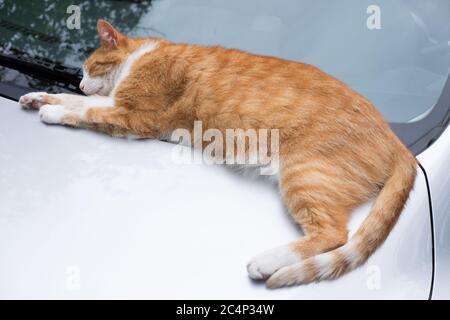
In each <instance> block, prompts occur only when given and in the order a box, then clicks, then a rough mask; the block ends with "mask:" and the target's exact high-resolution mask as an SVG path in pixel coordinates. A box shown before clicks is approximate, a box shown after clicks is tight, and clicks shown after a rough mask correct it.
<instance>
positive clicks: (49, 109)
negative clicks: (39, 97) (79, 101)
mask: <svg viewBox="0 0 450 320" xmlns="http://www.w3.org/2000/svg"><path fill="white" fill-rule="evenodd" d="M67 113H68V112H67V110H66V108H64V106H62V105H58V104H56V105H50V104H46V105H43V106H42V107H41V108H40V109H39V117H40V118H41V121H42V122H44V123H47V124H62V123H63V119H64V116H65V115H67Z"/></svg>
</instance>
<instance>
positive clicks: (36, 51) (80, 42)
mask: <svg viewBox="0 0 450 320" xmlns="http://www.w3.org/2000/svg"><path fill="white" fill-rule="evenodd" d="M374 3H376V5H374ZM72 4H73V1H72V0H59V1H54V0H44V1H29V0H21V1H20V0H0V46H1V47H0V50H1V51H2V52H4V53H14V52H16V51H18V52H25V53H27V54H29V55H31V56H39V57H45V58H48V59H51V60H53V61H56V62H61V63H64V64H67V65H72V66H77V67H80V66H81V64H82V62H83V60H84V59H85V58H86V57H87V56H88V54H89V52H91V51H92V50H93V49H94V48H96V47H97V45H98V38H97V35H96V20H97V19H99V18H103V19H106V20H108V21H110V22H111V23H112V24H113V25H114V26H116V27H117V28H118V29H119V30H121V31H122V32H123V33H125V34H128V35H130V36H154V37H162V38H167V39H168V40H171V41H174V42H187V43H195V44H202V45H221V46H225V47H230V48H238V49H243V50H247V51H250V52H253V53H258V54H267V55H273V56H278V57H282V58H286V59H290V60H295V61H301V62H306V63H312V64H314V65H316V66H318V67H319V68H321V69H322V70H324V71H326V72H327V73H329V74H331V75H333V76H335V77H337V78H339V79H341V80H342V81H344V82H346V83H347V84H348V85H350V86H351V87H352V88H354V89H355V90H356V91H358V92H360V93H361V94H363V95H365V96H366V97H368V98H369V99H370V100H371V101H372V102H373V103H374V104H375V105H376V106H377V108H378V109H379V110H380V111H381V113H382V114H383V115H384V116H385V117H386V118H387V119H388V120H389V121H391V122H410V121H415V120H418V119H420V118H421V117H423V116H424V115H425V114H426V112H427V111H429V110H430V109H431V108H432V107H433V106H434V104H435V103H436V101H437V100H438V98H439V96H440V94H441V91H442V88H443V86H444V82H445V80H446V78H447V75H448V71H449V68H450V19H449V17H450V1H448V0H427V1H423V0H403V1H402V0H396V1H392V0H377V1H373V0H367V1H366V0H341V1H333V0H329V1H325V0H321V1H318V0H281V1H280V0H265V1H260V0H245V1H242V0H228V1H224V0H156V1H79V2H77V5H76V6H75V7H74V6H72ZM77 13H79V20H78V22H79V25H78V26H77V25H76V22H77V19H76V18H77V17H76V16H74V15H76V14H77ZM78 27H79V28H78ZM7 77H8V72H6V69H0V80H2V81H5V79H6V78H7ZM10 78H11V76H10V75H9V79H10ZM22 81H26V80H23V79H22Z"/></svg>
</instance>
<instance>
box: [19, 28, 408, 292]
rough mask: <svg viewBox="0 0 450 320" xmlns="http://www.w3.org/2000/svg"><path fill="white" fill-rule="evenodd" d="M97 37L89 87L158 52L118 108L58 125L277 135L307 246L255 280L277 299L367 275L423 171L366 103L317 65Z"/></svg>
mask: <svg viewBox="0 0 450 320" xmlns="http://www.w3.org/2000/svg"><path fill="white" fill-rule="evenodd" d="M98 27H99V34H100V38H101V40H102V46H101V47H100V48H99V49H97V50H96V51H95V52H94V53H93V54H92V55H91V56H90V57H89V58H88V59H87V60H86V62H85V71H86V72H87V73H88V74H89V75H90V76H91V77H94V78H99V77H100V78H101V77H105V79H106V77H108V76H109V77H112V74H113V72H115V71H114V70H116V71H117V70H119V69H118V68H120V66H122V65H123V64H124V62H125V61H126V59H127V58H129V57H130V55H131V54H132V53H133V52H135V51H136V50H138V49H139V48H140V47H141V46H142V45H144V44H146V43H149V42H152V43H154V44H156V45H155V48H154V49H153V50H152V51H151V52H148V53H146V54H144V55H143V56H142V57H139V59H138V60H136V62H135V63H134V64H133V66H132V68H131V70H130V73H129V75H128V76H127V77H126V78H125V79H124V80H123V81H121V82H120V83H116V87H114V89H110V90H109V94H110V95H111V106H110V107H107V108H106V107H104V106H103V107H96V106H95V105H90V106H89V107H86V110H85V112H83V113H76V112H75V113H70V112H68V113H67V114H66V115H64V116H63V117H62V118H61V121H60V123H61V124H67V125H72V126H77V127H85V128H92V129H95V130H100V131H104V132H106V133H108V134H111V135H115V136H123V135H128V134H132V135H136V136H139V137H146V138H160V137H164V136H167V135H168V134H170V133H171V132H172V131H173V130H175V129H178V128H186V129H189V130H192V128H193V123H194V121H195V120H201V121H203V126H204V128H205V129H208V128H216V129H219V130H221V131H222V132H224V131H225V130H226V129H227V128H242V129H250V128H253V129H279V130H280V159H281V167H280V173H279V188H280V191H281V195H282V198H283V200H284V203H285V205H286V207H287V208H288V210H289V212H290V214H291V215H292V217H293V219H294V220H295V221H296V222H297V223H298V224H300V225H301V226H302V228H303V230H304V232H305V236H304V237H303V238H301V239H299V240H297V241H295V242H293V243H291V244H289V245H288V246H286V247H283V248H280V249H274V251H271V252H269V253H266V254H263V255H261V256H259V257H258V256H257V257H255V259H253V260H252V261H251V262H250V264H249V265H248V269H249V272H250V275H251V276H252V277H253V278H256V279H265V280H267V285H268V286H269V287H280V286H285V285H293V284H301V283H309V282H312V281H317V280H321V279H331V278H336V277H339V276H340V275H342V274H344V273H346V272H348V271H350V270H352V269H354V268H356V267H357V266H359V265H361V264H362V263H364V262H365V261H366V260H367V259H368V257H369V256H370V255H371V254H372V253H373V252H374V251H375V250H376V248H377V247H379V246H380V245H381V244H382V243H383V241H384V240H385V239H386V237H387V236H388V234H389V232H390V231H391V229H392V228H393V226H394V224H395V223H396V221H397V219H398V217H399V215H400V213H401V211H402V209H403V206H404V204H405V202H406V200H407V197H408V194H409V192H410V190H411V188H412V186H413V183H414V179H415V174H416V161H415V158H414V157H413V156H412V155H411V153H410V152H409V151H408V149H407V148H406V147H405V146H404V145H403V144H402V143H401V142H400V141H399V139H398V138H397V137H396V136H395V135H394V133H393V132H392V131H391V129H390V128H389V126H388V124H387V123H386V121H385V120H384V119H383V118H382V116H381V115H380V114H379V112H378V111H377V110H376V109H375V107H374V106H373V105H372V104H371V103H370V102H369V101H368V100H367V99H366V98H364V97H363V96H361V95H359V94H358V93H356V92H354V91H353V90H352V89H350V88H349V87H348V86H347V85H345V84H344V83H342V82H341V81H339V80H337V79H335V78H333V77H331V76H329V75H328V74H326V73H324V72H323V71H321V70H319V69H317V68H316V67H314V66H311V65H308V64H303V63H298V62H292V61H286V60H283V59H279V58H275V57H267V56H260V55H254V54H249V53H246V52H243V51H239V50H230V49H224V48H221V47H201V46H195V45H188V44H175V43H171V42H169V41H166V40H161V39H156V38H148V39H132V38H128V37H126V36H125V35H122V34H120V33H119V32H118V31H116V30H115V29H114V28H112V27H111V26H110V25H109V24H108V23H107V22H105V21H99V23H98ZM105 81H106V80H105ZM103 90H105V89H103ZM99 92H100V91H99ZM83 98H84V97H83ZM33 99H34V98H30V97H28V98H27V97H24V98H23V99H21V101H22V102H21V103H22V104H23V105H27V104H28V105H29V106H31V107H35V108H39V107H41V106H42V105H43V104H47V110H51V109H48V108H51V107H55V106H54V105H62V106H63V109H64V108H68V107H64V106H65V105H66V106H68V105H70V104H80V102H79V100H76V99H80V98H79V97H78V98H67V97H66V96H64V95H44V96H43V97H41V98H40V99H41V100H40V101H37V102H36V100H35V99H34V100H33ZM48 104H49V105H50V106H49V107H48ZM64 110H65V109H64ZM373 197H376V200H375V204H374V206H373V208H372V210H371V213H370V214H369V216H368V217H367V218H366V220H365V221H364V222H363V224H362V225H361V227H360V228H359V229H358V231H357V232H356V234H355V235H354V236H353V237H352V238H351V239H350V240H349V239H348V230H347V222H348V218H349V214H350V213H351V212H352V210H353V209H355V208H356V207H357V206H359V205H361V204H363V203H365V202H367V201H368V200H369V199H371V198H373Z"/></svg>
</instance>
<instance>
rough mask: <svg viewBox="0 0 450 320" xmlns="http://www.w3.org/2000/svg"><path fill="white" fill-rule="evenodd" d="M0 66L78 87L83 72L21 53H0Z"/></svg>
mask: <svg viewBox="0 0 450 320" xmlns="http://www.w3.org/2000/svg"><path fill="white" fill-rule="evenodd" d="M0 65H2V66H5V67H8V68H10V69H15V70H18V71H20V72H23V73H26V74H35V75H37V76H39V77H44V78H47V79H50V80H54V81H58V82H63V83H66V84H72V85H74V86H75V87H78V84H79V83H80V81H81V79H82V77H83V71H82V70H81V69H80V68H75V67H71V66H66V65H64V64H61V63H57V62H54V61H51V60H49V59H45V58H41V57H30V56H28V55H26V54H23V53H21V52H17V53H16V52H14V53H3V52H0Z"/></svg>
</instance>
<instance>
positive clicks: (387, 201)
mask: <svg viewBox="0 0 450 320" xmlns="http://www.w3.org/2000/svg"><path fill="white" fill-rule="evenodd" d="M405 151H406V150H405ZM415 177H416V160H415V158H414V157H413V156H412V155H411V154H409V152H402V154H401V158H399V159H398V160H397V162H396V165H395V166H394V168H393V172H392V175H391V176H390V177H389V178H388V180H387V181H386V183H385V185H384V187H383V189H382V190H381V192H380V194H379V195H378V197H377V198H376V200H375V203H374V205H373V207H372V209H371V212H370V213H369V215H368V216H367V218H366V219H365V220H364V222H363V223H362V224H361V226H360V227H359V229H358V230H357V231H356V233H355V234H354V236H353V237H352V238H351V239H350V240H349V241H348V242H347V243H346V244H345V245H344V246H342V247H339V248H337V249H334V250H332V251H329V252H326V253H322V254H319V255H316V256H313V257H310V258H307V259H305V260H303V261H302V262H299V263H296V264H293V265H290V266H287V267H284V268H281V269H280V270H278V271H277V272H275V273H274V274H273V275H272V276H271V277H270V278H269V279H268V280H267V286H268V287H269V288H277V287H282V286H288V285H296V284H306V283H310V282H313V281H320V280H323V279H334V278H337V277H340V276H341V275H343V274H345V273H347V272H349V271H351V270H353V269H355V268H357V267H358V266H360V265H362V264H363V263H364V262H366V261H367V259H368V258H369V257H370V255H371V254H372V253H373V252H374V251H375V250H376V249H377V248H378V247H379V246H380V245H381V244H382V243H383V242H384V241H385V240H386V238H387V236H388V235H389V233H390V231H391V230H392V228H393V227H394V225H395V223H396V222H397V220H398V218H399V216H400V214H401V212H402V210H403V207H404V205H405V203H406V200H407V199H408V195H409V192H410V191H411V189H412V187H413V185H414V180H415Z"/></svg>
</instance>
